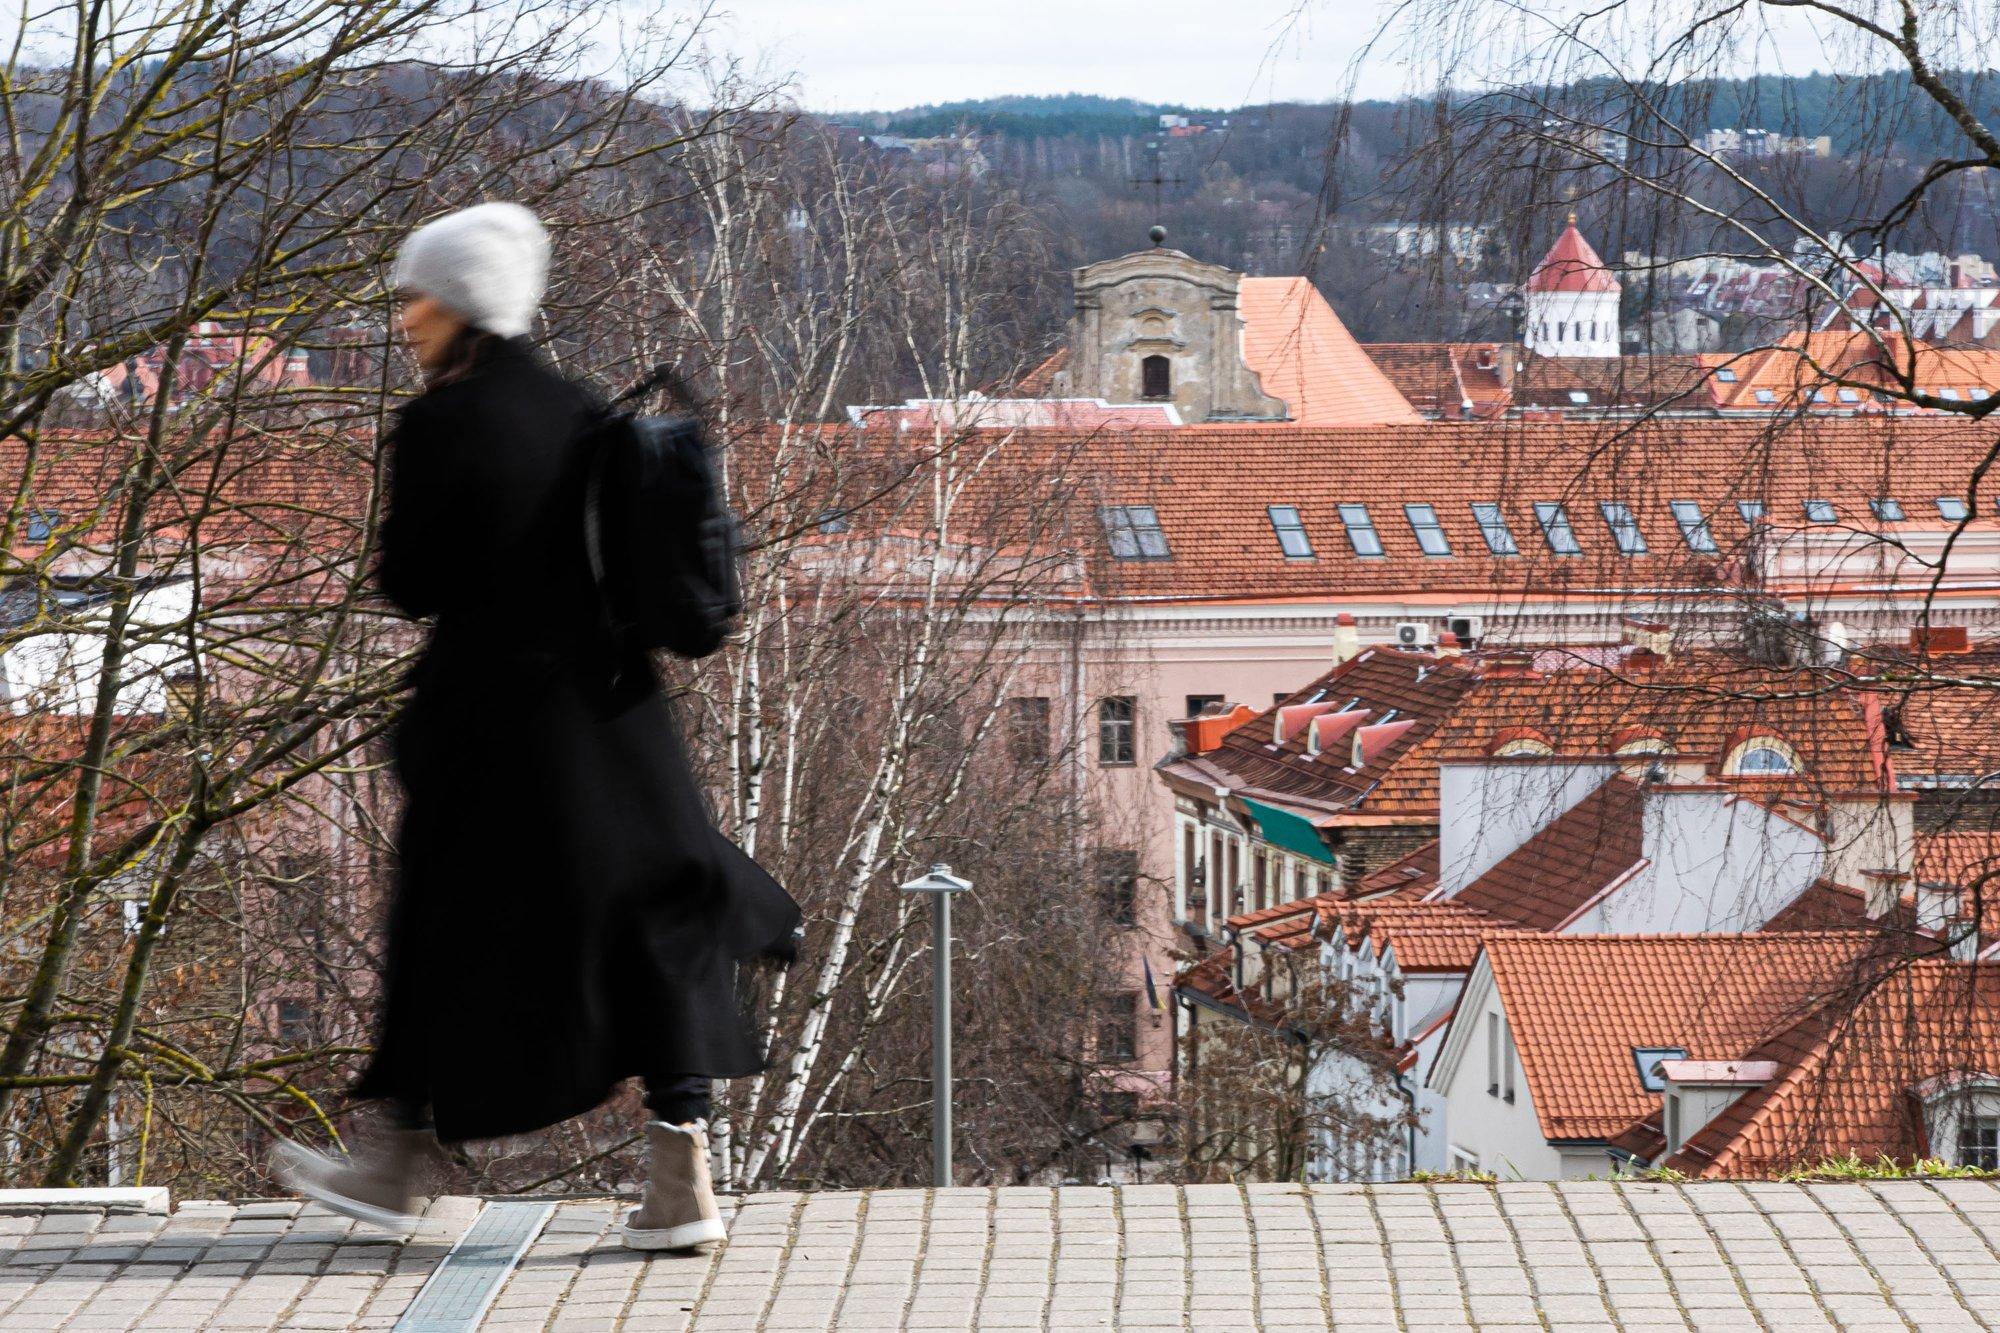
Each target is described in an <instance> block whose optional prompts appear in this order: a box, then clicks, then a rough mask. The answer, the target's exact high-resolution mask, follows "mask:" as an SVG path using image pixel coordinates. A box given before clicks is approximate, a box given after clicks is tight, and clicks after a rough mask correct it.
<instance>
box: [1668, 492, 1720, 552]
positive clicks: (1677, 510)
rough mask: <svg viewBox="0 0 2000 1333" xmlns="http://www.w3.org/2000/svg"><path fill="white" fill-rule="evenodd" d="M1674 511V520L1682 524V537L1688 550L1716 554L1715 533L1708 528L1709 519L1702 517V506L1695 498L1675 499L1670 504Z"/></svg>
mask: <svg viewBox="0 0 2000 1333" xmlns="http://www.w3.org/2000/svg"><path fill="white" fill-rule="evenodd" d="M1668 507H1669V508H1671V509H1672V510H1673V511H1674V522H1675V523H1677V524H1679V525H1680V529H1681V539H1682V540H1683V541H1685V542H1686V543H1687V546H1688V550H1690V551H1693V552H1694V553H1695V554H1696V555H1714V554H1715V552H1716V547H1715V534H1714V533H1712V532H1710V531H1709V530H1708V520H1707V519H1705V518H1703V517H1702V514H1701V506H1700V505H1699V504H1697V503H1696V502H1695V501H1693V500H1675V501H1673V502H1672V503H1671V504H1670V505H1669V506H1668Z"/></svg>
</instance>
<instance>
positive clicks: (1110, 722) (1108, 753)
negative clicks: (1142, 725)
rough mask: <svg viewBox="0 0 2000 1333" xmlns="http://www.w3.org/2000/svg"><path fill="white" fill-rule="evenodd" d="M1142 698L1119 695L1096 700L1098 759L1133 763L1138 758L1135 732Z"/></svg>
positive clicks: (1106, 762)
mask: <svg viewBox="0 0 2000 1333" xmlns="http://www.w3.org/2000/svg"><path fill="white" fill-rule="evenodd" d="M1138 711H1139V701H1138V700H1136V699H1134V698H1133V697H1132V696H1131V695H1129V694H1127V695H1117V696H1114V697H1112V698H1109V699H1100V700H1098V701H1097V762H1098V763H1100V764H1116V765H1124V764H1134V763H1137V762H1138V758H1139V756H1138V747H1137V744H1136V742H1137V739H1138V738H1137V736H1136V735H1135V734H1134V733H1135V730H1136V727H1135V723H1136V720H1137V716H1138Z"/></svg>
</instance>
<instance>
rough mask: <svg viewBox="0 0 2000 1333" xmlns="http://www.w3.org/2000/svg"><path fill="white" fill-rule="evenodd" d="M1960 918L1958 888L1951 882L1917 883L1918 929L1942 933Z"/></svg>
mask: <svg viewBox="0 0 2000 1333" xmlns="http://www.w3.org/2000/svg"><path fill="white" fill-rule="evenodd" d="M1957 920H1958V889H1957V888H1956V887H1955V886H1953V885H1950V884H1919V885H1917V929H1918V930H1927V931H1930V932H1932V933H1933V934H1937V935H1942V934H1944V933H1945V932H1946V931H1948V930H1949V929H1950V928H1951V926H1952V925H1953V923H1955V922H1956V921H1957Z"/></svg>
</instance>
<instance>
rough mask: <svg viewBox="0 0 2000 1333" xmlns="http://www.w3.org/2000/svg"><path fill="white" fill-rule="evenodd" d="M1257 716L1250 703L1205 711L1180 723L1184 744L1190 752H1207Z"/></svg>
mask: <svg viewBox="0 0 2000 1333" xmlns="http://www.w3.org/2000/svg"><path fill="white" fill-rule="evenodd" d="M1255 716H1257V710H1256V709H1254V708H1252V707H1250V705H1248V704H1236V705H1234V706H1233V707H1231V708H1230V709H1229V710H1228V711H1227V712H1223V713H1204V714H1203V715H1202V716H1200V717H1191V718H1189V719H1188V720H1187V721H1185V722H1183V723H1181V724H1180V727H1181V734H1182V736H1183V737H1184V738H1185V739H1184V740H1183V742H1182V743H1183V744H1184V745H1185V747H1186V750H1187V753H1189V754H1207V753H1208V752H1209V751H1210V750H1213V749H1214V748H1215V747H1216V746H1218V745H1220V744H1222V738H1223V737H1224V736H1227V735H1228V734H1229V733H1230V732H1232V731H1234V730H1236V729H1237V728H1238V727H1240V726H1242V725H1243V724H1244V723H1245V722H1248V721H1249V720H1250V719H1251V718H1253V717H1255Z"/></svg>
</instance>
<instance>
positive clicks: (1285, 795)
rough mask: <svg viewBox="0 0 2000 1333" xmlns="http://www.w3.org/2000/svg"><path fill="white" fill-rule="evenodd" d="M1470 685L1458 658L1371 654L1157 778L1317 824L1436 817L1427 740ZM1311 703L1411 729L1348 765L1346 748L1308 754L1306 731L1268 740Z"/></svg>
mask: <svg viewBox="0 0 2000 1333" xmlns="http://www.w3.org/2000/svg"><path fill="white" fill-rule="evenodd" d="M1475 679H1476V677H1475V674H1474V671H1473V668H1472V667H1471V666H1470V665H1469V664H1468V663H1467V662H1466V661H1465V660H1464V659H1457V658H1454V659H1440V658H1438V657H1436V656H1433V655H1432V654H1429V653H1405V652H1398V651H1395V650H1393V649H1387V648H1378V649H1370V650H1369V651H1367V652H1364V653H1362V654H1361V655H1360V656H1359V657H1356V658H1354V659H1353V660H1351V661H1348V662H1344V663H1342V664H1341V665H1340V666H1338V667H1335V668H1334V669H1333V670H1332V671H1329V672H1328V673H1327V674H1325V675H1324V676H1321V677H1319V678H1318V679H1317V680H1315V681H1313V682H1312V683H1311V684H1310V685H1308V686H1306V687H1305V688H1304V689H1302V690H1300V691H1299V692H1298V693H1296V694H1293V695H1291V696H1290V697H1288V698H1287V699H1286V700H1285V701H1284V702H1283V703H1282V704H1278V705H1274V706H1273V707H1272V708H1271V709H1269V710H1267V712H1265V713H1264V714H1262V715H1260V716H1258V717H1256V718H1254V719H1252V720H1251V721H1249V722H1246V723H1244V724H1243V725H1242V726H1240V727H1237V728H1236V729H1235V730H1233V731H1231V732H1230V733H1229V734H1228V735H1227V736H1225V737H1223V739H1222V743H1221V744H1220V745H1218V746H1216V747H1215V748H1214V749H1213V750H1210V751H1209V752H1207V753H1206V754H1203V755H1199V756H1190V757H1187V758H1183V759H1177V760H1174V761H1171V762H1170V763H1167V764H1165V765H1162V772H1164V773H1166V774H1168V775H1169V776H1170V777H1171V776H1179V777H1182V778H1184V779H1186V780H1189V781H1193V782H1196V783H1199V784H1202V785H1205V786H1208V787H1213V786H1215V785H1216V784H1218V783H1220V784H1221V785H1224V786H1227V787H1229V788H1231V789H1232V790H1233V791H1235V792H1237V793H1238V794H1241V795H1247V796H1250V797H1253V798H1255V799H1257V800H1261V801H1266V802H1272V803H1276V804H1279V805H1282V806H1284V807H1285V808H1288V809H1291V810H1294V811H1296V812H1297V813H1299V814H1301V815H1303V816H1305V817H1306V818H1309V819H1313V820H1316V821H1320V822H1328V821H1332V822H1337V817H1339V816H1344V815H1355V814H1366V815H1369V816H1397V817H1407V818H1412V819H1417V820H1422V819H1426V818H1428V819H1435V818H1436V817H1437V802H1438V795H1437V761H1436V757H1435V753H1436V747H1435V742H1434V737H1435V734H1436V731H1437V728H1438V726H1439V725H1440V724H1441V723H1442V722H1443V721H1444V720H1445V718H1446V717H1447V716H1449V714H1450V712H1451V709H1452V708H1453V707H1454V706H1455V705H1456V704H1457V702H1458V700H1459V698H1460V697H1461V696H1462V695H1463V694H1464V693H1465V691H1466V690H1467V689H1469V688H1471V686H1472V684H1473V682H1474V680H1475ZM1309 701H1313V702H1323V703H1330V704H1332V705H1334V707H1335V708H1336V709H1340V708H1345V709H1347V710H1348V711H1363V710H1365V711H1366V712H1367V713H1368V716H1369V719H1370V720H1371V721H1372V722H1377V723H1379V722H1380V721H1381V720H1382V719H1384V718H1387V717H1388V716H1389V715H1390V714H1391V713H1393V714H1395V716H1396V718H1397V719H1398V720H1401V721H1408V722H1410V723H1411V724H1412V725H1411V726H1409V727H1408V728H1406V729H1404V730H1402V731H1399V732H1397V733H1396V734H1395V735H1393V736H1388V735H1387V733H1378V737H1381V738H1385V739H1386V741H1387V743H1386V744H1384V745H1382V746H1380V747H1378V748H1376V749H1374V750H1373V751H1372V752H1371V753H1370V754H1369V755H1368V756H1367V761H1366V762H1365V763H1363V764H1361V765H1360V766H1358V767H1356V766H1355V765H1354V763H1353V760H1354V753H1353V746H1352V745H1351V744H1336V745H1335V746H1334V747H1333V748H1332V749H1330V750H1324V751H1321V752H1320V753H1319V754H1317V755H1311V756H1309V755H1308V754H1307V742H1308V740H1309V735H1308V728H1307V727H1305V726H1304V725H1298V726H1297V727H1296V728H1295V729H1294V730H1293V732H1292V734H1291V735H1289V736H1288V737H1287V738H1286V740H1285V741H1284V742H1283V743H1282V744H1279V743H1277V742H1276V739H1275V738H1276V736H1277V720H1278V717H1279V715H1280V714H1282V713H1284V712H1285V711H1286V710H1288V709H1296V708H1298V707H1299V706H1301V705H1304V704H1306V703H1307V702H1309Z"/></svg>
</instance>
